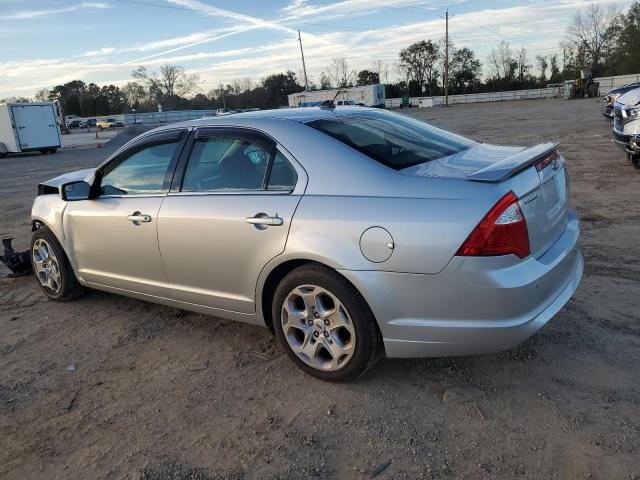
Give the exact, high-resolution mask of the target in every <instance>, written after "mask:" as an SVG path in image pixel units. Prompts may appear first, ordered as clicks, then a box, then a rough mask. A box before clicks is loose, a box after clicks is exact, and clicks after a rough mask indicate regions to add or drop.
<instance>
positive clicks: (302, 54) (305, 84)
mask: <svg viewBox="0 0 640 480" xmlns="http://www.w3.org/2000/svg"><path fill="white" fill-rule="evenodd" d="M298 41H299V42H300V55H301V56H302V71H303V72H304V91H305V92H308V91H309V82H308V81H307V66H306V65H305V63H304V50H303V49H302V37H301V36H300V30H298Z"/></svg>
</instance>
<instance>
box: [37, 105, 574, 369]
mask: <svg viewBox="0 0 640 480" xmlns="http://www.w3.org/2000/svg"><path fill="white" fill-rule="evenodd" d="M568 178H569V177H568V175H567V173H566V167H565V162H564V159H563V157H562V155H561V154H560V153H559V151H558V149H557V145H556V144H551V143H548V144H541V145H537V146H533V147H530V148H523V147H499V146H492V145H486V144H482V143H476V142H474V141H471V140H468V139H466V138H463V137H461V136H458V135H455V134H453V133H450V132H448V131H445V130H441V129H439V128H435V127H433V126H430V125H428V124H425V123H422V122H419V121H416V120H413V119H410V118H408V117H406V116H402V115H397V114H393V113H389V112H386V111H382V110H372V109H365V108H352V107H344V108H300V109H288V110H278V111H262V112H251V113H242V114H236V115H230V116H226V117H217V118H206V119H202V120H196V121H191V122H186V123H180V124H174V125H169V126H165V127H161V128H158V129H155V130H152V131H150V132H147V133H145V134H143V135H141V136H139V137H137V138H135V139H134V140H132V141H131V142H129V143H128V144H126V145H125V146H123V147H122V148H120V149H119V150H118V151H117V152H115V153H114V154H113V155H112V156H111V157H110V158H108V159H107V160H106V161H105V162H104V163H103V164H102V165H100V166H99V167H98V168H97V169H95V170H83V171H79V172H74V173H70V174H67V175H63V176H61V177H57V178H55V179H52V180H50V181H47V182H44V183H42V184H40V185H39V187H38V196H37V198H36V199H35V202H34V205H33V211H32V219H33V226H34V234H33V242H32V253H33V255H32V258H33V264H34V270H35V271H36V273H37V278H38V281H39V283H40V285H41V287H42V290H43V291H44V293H45V294H46V295H47V296H48V297H49V298H51V299H52V300H59V301H66V300H71V299H73V298H76V297H77V296H79V295H80V294H82V293H83V292H84V291H86V289H87V288H93V289H99V290H106V291H109V292H113V293H118V294H122V295H128V296H132V297H135V298H139V299H143V300H147V301H151V302H158V303H162V304H165V305H171V306H174V307H179V308H183V309H187V310H192V311H196V312H201V313H207V314H211V315H215V316H217V317H224V318H229V319H233V320H238V321H242V322H247V323H251V324H256V325H261V326H266V327H268V328H269V329H271V330H272V331H273V332H275V334H276V335H277V337H278V339H279V341H280V343H281V345H282V348H283V349H284V350H285V351H286V353H287V354H288V355H289V356H290V357H291V359H292V360H293V361H294V362H295V363H296V364H297V365H299V366H300V367H301V368H302V369H304V370H305V371H306V372H308V373H310V374H312V375H315V376H317V377H320V378H323V379H328V380H347V379H351V378H354V377H356V376H357V375H360V374H362V373H363V372H365V371H366V370H367V369H368V368H369V367H370V366H372V365H373V364H374V363H375V361H376V360H377V359H378V358H379V357H380V356H382V355H383V354H386V356H387V357H439V356H449V355H470V354H480V353H488V352H495V351H499V350H503V349H508V348H511V347H513V346H515V345H517V344H519V343H520V342H522V341H523V340H525V339H526V338H528V337H529V336H531V335H533V334H534V333H535V332H536V331H537V330H538V329H539V328H540V327H542V326H543V325H544V324H545V323H546V322H547V321H549V320H550V319H551V318H552V317H553V316H554V315H555V314H556V313H557V312H558V310H560V308H562V306H563V305H564V304H565V303H566V302H567V301H568V300H569V298H570V297H571V295H572V294H573V292H574V291H575V289H576V288H577V286H578V284H579V282H580V278H581V276H582V270H583V260H582V256H581V254H580V251H579V249H578V247H577V240H578V233H579V221H578V218H577V217H576V215H575V213H574V212H573V211H571V210H570V209H569V208H568V203H569V189H568V185H569V180H568Z"/></svg>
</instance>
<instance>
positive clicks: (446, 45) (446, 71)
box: [444, 9, 449, 107]
mask: <svg viewBox="0 0 640 480" xmlns="http://www.w3.org/2000/svg"><path fill="white" fill-rule="evenodd" d="M444 105H445V107H448V106H449V9H447V13H446V14H445V34H444Z"/></svg>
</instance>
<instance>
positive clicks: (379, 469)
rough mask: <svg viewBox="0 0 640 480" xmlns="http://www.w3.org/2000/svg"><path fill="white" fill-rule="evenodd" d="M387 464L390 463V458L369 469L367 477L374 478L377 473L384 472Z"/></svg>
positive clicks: (387, 466)
mask: <svg viewBox="0 0 640 480" xmlns="http://www.w3.org/2000/svg"><path fill="white" fill-rule="evenodd" d="M389 465H391V460H389V461H387V462H384V463H381V464H380V465H378V466H377V467H376V468H374V469H373V470H371V473H370V474H369V478H375V477H377V476H378V475H380V474H381V473H382V472H384V471H385V470H386V469H387V468H389Z"/></svg>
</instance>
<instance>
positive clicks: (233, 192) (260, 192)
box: [167, 190, 294, 197]
mask: <svg viewBox="0 0 640 480" xmlns="http://www.w3.org/2000/svg"><path fill="white" fill-rule="evenodd" d="M293 194H294V190H214V191H210V192H169V193H168V194H167V196H168V197H191V196H194V197H204V196H209V195H215V196H221V195H246V196H253V195H255V196H260V195H281V196H285V195H293Z"/></svg>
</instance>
